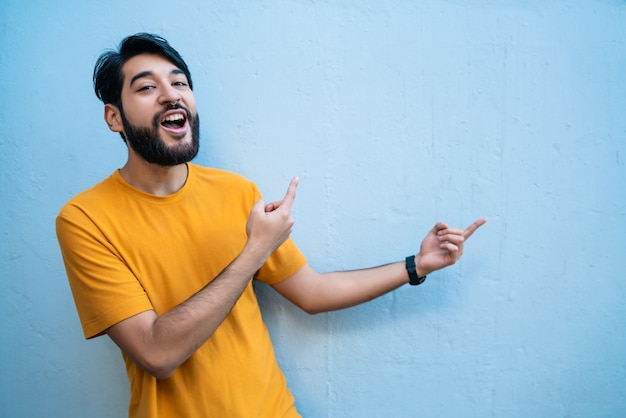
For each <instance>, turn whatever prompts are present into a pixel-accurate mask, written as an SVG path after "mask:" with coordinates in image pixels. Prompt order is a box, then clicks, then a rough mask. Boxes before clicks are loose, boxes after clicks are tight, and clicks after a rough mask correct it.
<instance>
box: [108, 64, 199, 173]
mask: <svg viewBox="0 0 626 418" xmlns="http://www.w3.org/2000/svg"><path fill="white" fill-rule="evenodd" d="M122 73H123V75H124V84H123V86H122V106H121V108H120V109H119V115H120V118H121V131H122V133H123V134H124V137H125V138H126V141H127V143H128V146H129V147H130V148H131V149H132V150H133V151H134V152H135V153H136V154H137V155H138V156H139V157H141V158H142V159H144V160H145V161H147V162H149V163H153V164H158V165H160V166H174V165H178V164H182V163H186V162H188V161H190V160H191V159H193V158H194V157H195V156H196V154H197V153H198V148H199V131H200V120H199V118H198V115H197V112H196V103H195V98H194V96H193V92H192V91H191V89H190V88H189V83H188V81H187V77H186V76H185V74H184V73H183V72H182V71H181V70H180V69H178V68H177V67H176V66H174V64H172V63H170V62H169V61H168V60H167V59H165V58H163V57H161V56H158V55H152V54H144V55H138V56H136V57H133V58H131V59H130V60H128V61H127V62H126V63H125V64H124V66H123V67H122Z"/></svg>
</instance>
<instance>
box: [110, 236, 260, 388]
mask: <svg viewBox="0 0 626 418" xmlns="http://www.w3.org/2000/svg"><path fill="white" fill-rule="evenodd" d="M265 259H266V255H265V254H264V253H259V252H257V251H255V250H254V249H252V248H250V247H248V246H246V248H244V250H243V251H242V252H241V254H240V255H239V256H238V257H237V258H235V260H233V262H232V263H231V264H230V265H229V266H228V267H226V268H225V269H224V270H223V271H222V272H221V273H220V274H219V275H218V276H217V277H216V278H215V279H213V280H212V281H211V282H210V283H209V284H208V285H206V286H205V287H204V288H202V289H201V290H200V291H198V292H197V293H196V294H195V295H193V296H192V297H190V298H189V299H187V300H186V301H185V302H183V303H181V304H180V305H178V306H177V307H175V308H174V309H172V310H171V311H169V312H167V313H165V314H163V315H161V316H157V314H156V313H155V312H154V311H150V312H147V313H144V314H139V315H137V316H136V317H133V318H129V319H127V320H125V321H122V323H120V324H117V325H115V326H113V327H112V328H111V329H109V331H108V334H109V336H110V337H111V338H112V339H113V340H114V341H115V342H116V343H117V344H118V345H119V346H120V348H122V350H123V351H124V352H125V353H126V354H127V355H128V356H129V357H131V358H132V359H133V360H134V361H135V362H136V363H137V364H139V365H140V366H141V367H142V368H143V369H144V370H146V371H147V372H149V373H150V374H152V375H154V376H155V377H158V378H165V377H168V376H169V375H170V374H171V373H172V372H173V371H174V370H175V369H176V368H177V367H178V366H179V365H180V364H182V363H183V362H184V361H185V360H187V359H188V358H189V357H190V356H191V355H192V354H193V353H194V352H195V351H196V350H197V349H198V348H199V347H200V346H201V345H202V344H203V343H204V342H205V341H206V340H208V339H209V338H210V337H211V335H213V333H214V332H215V330H216V329H217V328H218V327H219V326H220V324H221V323H222V322H223V321H224V319H225V318H226V317H227V316H228V314H229V312H230V311H231V309H232V308H233V306H234V305H235V303H236V302H237V300H238V299H239V297H240V296H241V294H242V292H243V291H244V289H245V288H246V286H247V285H248V283H249V282H250V280H251V278H252V276H253V275H254V274H255V272H256V271H257V270H258V269H259V268H260V267H261V265H262V264H263V262H264V261H265Z"/></svg>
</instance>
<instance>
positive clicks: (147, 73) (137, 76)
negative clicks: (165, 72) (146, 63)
mask: <svg viewBox="0 0 626 418" xmlns="http://www.w3.org/2000/svg"><path fill="white" fill-rule="evenodd" d="M177 74H185V72H184V71H183V70H181V69H180V68H174V69H173V70H172V71H170V75H177ZM153 75H154V72H152V71H149V70H148V71H142V72H140V73H137V74H135V75H134V77H133V78H131V79H130V84H129V86H130V87H132V86H133V83H134V82H135V81H137V80H139V79H140V78H144V77H150V76H153Z"/></svg>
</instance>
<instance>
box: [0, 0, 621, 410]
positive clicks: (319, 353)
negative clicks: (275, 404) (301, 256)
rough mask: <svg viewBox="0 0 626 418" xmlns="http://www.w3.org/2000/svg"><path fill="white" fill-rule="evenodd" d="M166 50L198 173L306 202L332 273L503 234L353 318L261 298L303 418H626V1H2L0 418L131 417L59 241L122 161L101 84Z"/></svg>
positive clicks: (266, 294)
mask: <svg viewBox="0 0 626 418" xmlns="http://www.w3.org/2000/svg"><path fill="white" fill-rule="evenodd" d="M138 31H152V32H158V33H160V34H162V35H164V36H165V37H166V38H168V39H169V40H170V41H171V42H172V44H173V45H174V46H175V47H176V48H178V49H179V50H180V51H181V53H182V54H183V56H184V57H185V58H186V59H187V61H188V63H189V65H190V67H191V69H192V72H193V74H194V81H195V84H196V96H197V100H198V103H199V111H200V112H201V116H202V120H203V126H202V137H203V142H202V147H201V154H200V156H199V157H198V158H197V162H199V163H201V164H206V165H211V166H216V167H220V168H225V169H229V170H232V171H236V172H239V173H242V174H243V175H245V176H247V177H249V178H251V179H253V180H254V181H256V182H257V184H258V185H259V186H260V188H261V190H262V191H263V192H264V194H265V196H266V197H267V198H268V199H272V200H273V199H275V198H278V197H280V196H282V193H284V190H285V187H286V185H287V182H288V180H289V179H290V178H291V176H292V175H295V174H298V175H300V177H301V185H300V188H299V194H298V197H297V200H296V207H295V215H296V217H297V224H296V230H295V232H294V234H293V236H294V239H295V240H296V242H297V243H298V245H299V246H300V247H301V249H302V250H303V252H304V253H305V254H306V255H307V256H308V258H309V261H310V263H311V264H312V265H313V266H314V267H316V268H317V269H319V270H334V269H351V268H357V267H366V266H370V265H375V264H381V263H385V262H389V261H395V260H400V259H402V258H403V257H404V256H405V255H408V254H410V253H411V252H413V251H417V248H418V245H419V242H420V241H421V238H422V236H423V235H424V234H425V233H426V231H427V230H428V229H429V228H430V227H431V225H432V224H433V223H434V222H435V221H437V220H446V221H448V222H450V223H452V224H454V225H458V226H465V225H466V224H468V223H469V222H471V221H472V220H473V219H475V218H477V217H479V216H488V217H489V218H490V221H489V223H488V224H487V225H486V226H485V227H483V229H481V230H480V231H479V233H477V234H476V235H475V236H474V237H473V238H472V240H471V242H469V243H468V246H467V249H466V254H465V257H464V259H463V260H462V261H461V262H460V263H459V264H457V265H455V266H453V267H451V268H449V269H447V270H445V271H441V272H438V273H435V274H433V275H432V276H431V277H429V279H428V280H427V282H426V284H425V285H423V286H420V287H419V288H409V287H408V286H407V287H405V288H402V289H400V290H398V291H397V292H395V293H393V294H390V295H387V296H385V297H382V298H381V299H379V300H376V301H374V302H372V303H369V304H367V305H363V306H360V307H357V308H354V309H351V310H346V311H341V312H335V313H331V314H322V315H318V316H314V317H310V316H307V315H305V314H303V313H301V312H299V311H297V310H296V309H295V308H294V307H292V306H291V305H289V304H288V303H286V302H285V301H283V300H281V299H280V298H279V297H278V296H276V294H275V293H273V291H272V290H271V289H269V288H266V287H259V288H258V290H259V293H260V298H261V302H262V304H263V310H264V313H265V316H266V319H267V322H268V325H269V327H270V330H271V333H272V335H273V339H274V341H275V344H276V350H277V354H278V356H279V361H280V363H281V364H282V366H283V368H284V370H285V373H286V374H287V378H288V381H289V383H290V386H291V387H292V389H293V392H294V394H295V396H296V398H297V399H298V405H299V408H300V409H301V411H302V413H303V414H304V416H305V417H337V418H339V417H415V416H420V417H461V416H463V417H487V416H494V417H566V416H567V417H617V416H626V332H625V330H626V280H625V278H626V274H625V273H624V271H625V268H624V264H623V262H624V249H625V245H624V241H625V238H626V224H625V222H624V221H625V215H626V184H625V183H626V4H625V3H624V2H623V1H616V0H615V1H608V0H607V1H576V2H572V1H548V2H544V1H527V2H515V1H512V0H507V1H502V2H495V1H491V0H468V1H445V2H436V1H388V2H380V1H379V0H351V1H337V2H327V1H305V0H281V1H241V0H240V1H224V2H209V1H176V2H172V1H162V0H151V1H144V2H128V1H121V0H111V1H107V2H87V1H82V2H79V1H76V2H71V1H68V0H59V1H54V2H52V1H50V2H48V1H30V2H24V1H21V0H3V1H2V5H1V6H0V41H1V43H0V46H1V48H2V49H1V51H0V74H1V77H0V92H1V99H0V145H1V146H2V147H1V149H2V152H1V153H0V167H2V181H1V182H0V193H1V195H2V203H1V204H2V206H1V213H2V215H3V216H2V218H1V220H0V234H1V235H0V236H1V240H0V256H1V257H0V263H1V264H0V274H1V285H2V287H1V290H2V291H1V292H0V318H2V333H1V337H2V343H1V344H0V416H2V417H8V418H13V417H29V418H30V417H37V416H41V417H43V416H45V417H64V418H78V417H86V416H89V417H90V418H102V417H121V416H124V415H125V413H126V403H127V399H128V395H127V390H128V384H127V382H126V377H125V374H124V371H123V366H122V363H121V360H120V358H119V352H118V351H117V349H116V348H115V346H114V345H113V344H112V343H111V342H110V341H108V339H106V338H100V339H97V340H94V341H88V342H87V341H84V340H83V339H82V333H81V330H80V326H79V323H78V319H77V316H76V313H75V309H74V305H73V301H72V298H71V294H70V291H69V287H68V285H67V281H66V278H65V272H64V269H63V265H62V262H61V258H60V254H59V250H58V247H57V243H56V238H55V234H54V217H55V216H56V213H57V211H58V210H59V208H60V207H61V206H62V204H63V203H64V202H65V201H67V200H68V199H69V198H70V197H71V196H73V195H74V194H76V193H78V192H79V191H81V190H83V189H85V188H87V187H89V186H91V185H92V184H94V183H95V182H97V181H98V180H100V179H102V178H103V177H105V176H107V175H108V174H109V173H111V172H112V171H113V170H114V169H116V168H117V167H120V166H121V165H123V163H124V161H125V148H124V145H123V143H122V142H121V139H120V138H119V136H117V135H115V134H112V133H110V132H109V131H108V128H107V127H106V125H105V124H104V122H103V120H102V105H101V104H100V103H99V102H98V101H97V99H96V98H95V96H94V95H93V92H92V88H91V71H92V68H93V64H94V62H95V59H96V58H97V56H98V55H99V53H100V52H101V51H102V50H103V49H105V48H109V47H112V46H114V45H116V44H117V43H118V42H119V40H121V38H122V37H124V36H125V35H128V34H130V33H134V32H138Z"/></svg>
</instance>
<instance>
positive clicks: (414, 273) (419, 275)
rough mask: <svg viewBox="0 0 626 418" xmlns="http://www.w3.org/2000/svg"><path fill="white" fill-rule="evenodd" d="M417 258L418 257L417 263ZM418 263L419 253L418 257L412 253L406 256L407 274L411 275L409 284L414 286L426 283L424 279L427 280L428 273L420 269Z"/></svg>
mask: <svg viewBox="0 0 626 418" xmlns="http://www.w3.org/2000/svg"><path fill="white" fill-rule="evenodd" d="M416 258H417V259H418V260H417V263H416ZM418 265H419V254H418V255H417V257H416V256H414V255H410V256H408V257H406V259H405V266H406V271H407V274H408V275H409V284H411V285H413V286H417V285H419V284H422V283H424V280H426V275H425V274H424V273H423V271H421V270H419V268H418Z"/></svg>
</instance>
